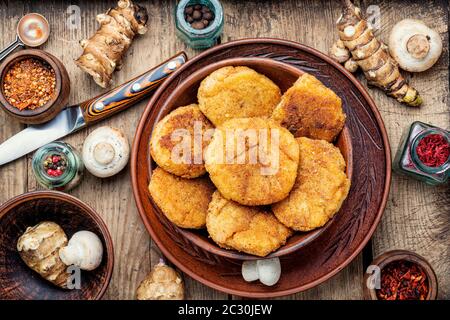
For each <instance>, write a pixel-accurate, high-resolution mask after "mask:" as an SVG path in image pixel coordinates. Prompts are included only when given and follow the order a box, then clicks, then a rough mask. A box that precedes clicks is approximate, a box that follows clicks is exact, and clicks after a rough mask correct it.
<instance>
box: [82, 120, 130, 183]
mask: <svg viewBox="0 0 450 320" xmlns="http://www.w3.org/2000/svg"><path fill="white" fill-rule="evenodd" d="M82 157H83V162H84V165H85V167H86V169H87V170H88V171H89V172H90V173H92V174H93V175H94V176H97V177H99V178H106V177H111V176H113V175H115V174H116V173H118V172H120V171H121V170H122V169H123V168H124V167H125V166H126V165H127V163H128V159H129V157H130V146H129V144H128V139H127V138H126V136H125V135H124V134H123V132H122V131H120V130H118V129H115V128H111V127H107V126H104V127H100V128H98V129H95V130H94V131H92V132H91V134H89V136H88V137H87V138H86V140H85V141H84V144H83V152H82Z"/></svg>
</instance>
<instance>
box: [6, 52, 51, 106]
mask: <svg viewBox="0 0 450 320" xmlns="http://www.w3.org/2000/svg"><path fill="white" fill-rule="evenodd" d="M55 88H56V75H55V71H54V70H53V69H52V67H51V66H50V65H49V64H48V63H47V62H45V61H41V60H38V59H34V58H28V59H24V60H20V61H18V62H16V63H15V64H14V65H13V66H12V67H11V68H10V69H9V70H8V71H7V73H6V75H5V78H4V81H3V93H4V95H5V98H6V100H7V101H8V102H9V103H10V104H11V105H12V106H14V107H16V108H17V109H19V110H24V109H30V110H34V109H36V108H39V107H42V106H43V105H44V104H46V103H47V102H48V101H49V100H50V99H52V98H53V97H54V96H55Z"/></svg>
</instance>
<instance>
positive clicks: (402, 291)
mask: <svg viewBox="0 0 450 320" xmlns="http://www.w3.org/2000/svg"><path fill="white" fill-rule="evenodd" d="M428 290H429V289H428V279H427V275H426V273H425V272H424V271H423V270H422V268H421V267H420V266H419V265H417V264H416V263H413V262H410V261H403V260H402V261H393V262H391V263H389V264H388V265H386V266H385V267H384V268H383V269H382V270H381V288H380V289H379V290H377V291H376V292H377V297H378V299H380V300H425V299H426V297H427V295H428Z"/></svg>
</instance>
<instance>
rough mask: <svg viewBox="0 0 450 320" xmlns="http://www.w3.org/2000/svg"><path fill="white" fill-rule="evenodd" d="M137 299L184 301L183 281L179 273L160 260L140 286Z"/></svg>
mask: <svg viewBox="0 0 450 320" xmlns="http://www.w3.org/2000/svg"><path fill="white" fill-rule="evenodd" d="M136 298H137V299H138V300H183V299H184V284H183V280H182V279H181V277H180V275H179V274H178V272H176V271H175V270H174V269H173V268H171V267H169V266H168V265H166V264H165V263H164V260H162V259H160V262H159V263H158V264H157V265H156V266H155V267H154V268H153V270H152V271H151V272H150V273H149V274H148V275H147V277H146V278H145V279H144V280H143V281H142V282H141V284H140V285H139V287H138V289H137V291H136Z"/></svg>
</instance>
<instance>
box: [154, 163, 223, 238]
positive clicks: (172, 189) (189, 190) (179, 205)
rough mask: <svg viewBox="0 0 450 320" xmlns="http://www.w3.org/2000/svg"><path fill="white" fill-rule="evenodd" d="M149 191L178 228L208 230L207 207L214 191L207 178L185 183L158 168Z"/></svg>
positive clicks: (189, 180)
mask: <svg viewBox="0 0 450 320" xmlns="http://www.w3.org/2000/svg"><path fill="white" fill-rule="evenodd" d="M148 189H149V191H150V195H151V196H152V198H153V201H154V202H155V203H156V204H157V205H158V207H159V208H160V209H161V211H162V212H163V213H164V215H165V216H166V217H167V219H169V220H170V221H172V222H173V223H174V224H175V225H177V226H179V227H182V228H191V229H201V228H203V227H205V223H206V213H207V211H208V204H209V202H210V201H211V196H212V194H213V192H214V190H215V188H214V185H213V184H212V183H211V181H210V180H209V179H208V178H207V177H200V178H196V179H183V178H180V177H178V176H175V175H173V174H171V173H169V172H166V171H164V170H163V169H161V168H156V169H155V170H153V172H152V177H151V180H150V185H149V187H148Z"/></svg>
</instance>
